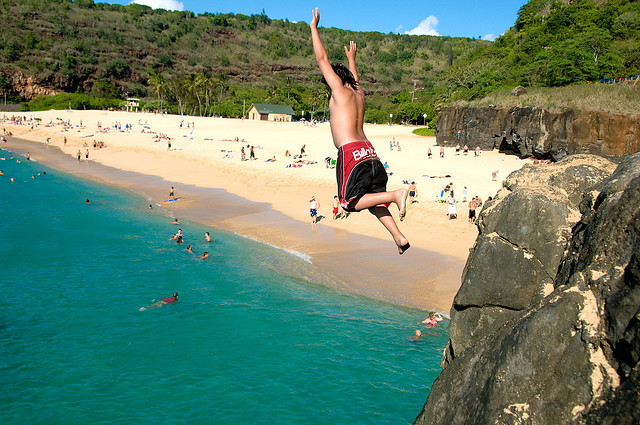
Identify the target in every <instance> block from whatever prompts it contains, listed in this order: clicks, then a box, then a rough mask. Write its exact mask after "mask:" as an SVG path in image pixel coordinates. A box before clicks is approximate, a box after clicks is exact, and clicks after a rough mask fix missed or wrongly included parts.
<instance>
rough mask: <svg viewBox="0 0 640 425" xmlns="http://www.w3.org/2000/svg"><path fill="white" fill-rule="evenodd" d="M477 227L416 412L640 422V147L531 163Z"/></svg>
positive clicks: (438, 417)
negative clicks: (613, 158)
mask: <svg viewBox="0 0 640 425" xmlns="http://www.w3.org/2000/svg"><path fill="white" fill-rule="evenodd" d="M478 228H479V230H480V234H479V236H478V238H477V240H476V243H475V246H474V248H473V249H472V252H471V254H470V256H469V259H468V261H467V264H466V266H465V270H464V272H463V277H462V286H461V288H460V290H459V292H458V294H457V295H456V297H455V300H454V305H453V308H452V310H451V324H450V327H449V336H450V340H449V344H448V345H447V348H446V350H445V355H444V357H443V362H442V366H443V371H442V373H441V374H440V376H439V377H438V379H437V380H436V382H435V383H434V385H433V387H432V389H431V393H430V394H429V398H428V400H427V403H426V404H425V406H424V408H423V410H422V412H421V413H420V415H419V416H418V418H417V419H416V423H417V424H427V423H428V424H468V423H473V424H495V423H500V424H524V423H532V424H533V423H535V424H565V423H581V424H600V423H611V424H613V423H615V424H632V423H638V422H637V420H638V418H640V387H639V385H638V384H639V383H640V364H639V361H640V153H638V154H635V155H632V156H629V157H627V158H626V159H624V160H623V161H622V162H621V163H620V164H619V165H618V166H617V168H616V167H615V165H614V164H613V163H612V162H610V161H608V160H606V159H604V158H601V157H597V156H592V155H574V156H570V157H569V158H567V159H565V160H563V161H560V162H558V163H556V164H550V165H545V164H540V165H527V166H525V167H523V168H522V169H521V170H518V171H516V172H514V173H512V174H511V175H510V176H509V177H508V178H507V179H506V180H505V182H504V185H503V188H502V189H501V190H500V191H499V192H498V194H497V196H496V197H495V199H494V200H493V201H491V202H489V203H487V204H486V205H485V207H484V209H483V210H482V212H481V213H480V215H479V218H478Z"/></svg>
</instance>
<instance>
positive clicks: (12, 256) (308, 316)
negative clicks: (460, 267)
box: [0, 151, 447, 424]
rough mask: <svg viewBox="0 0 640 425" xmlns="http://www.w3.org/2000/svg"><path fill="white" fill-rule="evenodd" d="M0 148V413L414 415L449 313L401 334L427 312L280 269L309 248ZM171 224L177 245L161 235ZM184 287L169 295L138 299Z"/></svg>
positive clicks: (141, 418)
mask: <svg viewBox="0 0 640 425" xmlns="http://www.w3.org/2000/svg"><path fill="white" fill-rule="evenodd" d="M0 157H1V158H5V160H3V161H0V170H2V171H3V172H4V176H2V177H0V188H1V190H2V196H1V197H0V211H1V212H2V218H1V220H0V240H1V243H0V290H1V295H2V296H1V297H0V328H1V333H0V388H1V389H2V391H1V392H0V406H2V418H3V419H2V423H3V424H89V423H91V424H128V423H133V422H142V423H157V422H162V423H168V424H244V423H251V424H382V423H390V424H406V423H411V422H412V421H413V419H414V418H415V416H416V415H417V414H418V413H419V411H420V409H421V407H422V405H423V404H424V402H425V400H426V398H427V395H428V392H429V388H430V386H431V384H432V382H433V380H434V379H435V377H436V376H437V374H438V373H439V371H440V367H439V362H440V358H441V353H442V348H443V347H444V345H445V344H446V341H447V333H446V326H440V327H439V328H437V329H435V330H425V329H424V328H423V331H424V332H425V333H426V336H425V337H424V338H423V340H422V341H419V342H412V341H409V339H408V336H409V335H412V334H413V332H414V330H415V329H417V328H418V325H417V322H418V321H420V320H422V319H424V312H420V311H416V310H410V309H403V308H399V307H395V306H392V305H388V304H384V303H380V302H376V301H371V300H369V299H365V298H361V297H357V296H352V295H346V294H341V293H337V292H334V291H331V290H329V289H326V288H324V287H322V286H319V285H314V284H312V283H311V284H310V283H309V282H307V280H310V281H311V282H313V274H314V273H317V271H314V270H312V268H311V267H309V272H308V273H309V278H308V279H306V280H305V279H301V278H294V277H291V276H288V275H286V274H284V273H283V272H281V271H280V270H285V269H290V268H291V266H292V264H293V265H294V266H295V265H296V264H299V267H302V268H304V267H307V265H306V263H305V262H304V261H302V260H301V259H300V258H298V257H295V256H293V255H290V254H288V253H286V252H284V251H282V250H279V249H277V248H273V247H270V246H266V245H264V244H261V243H258V242H255V241H252V240H247V239H245V238H242V237H239V236H236V235H233V234H229V233H226V232H222V231H220V232H218V231H213V230H212V229H208V228H205V227H204V226H202V225H199V224H196V223H186V222H185V223H181V225H180V226H175V225H172V224H170V223H169V222H170V220H169V219H168V217H167V216H166V215H165V214H163V213H162V210H161V209H159V208H156V209H154V210H152V211H149V210H147V209H146V208H145V207H146V206H147V205H148V202H147V201H146V200H144V199H142V198H139V197H137V196H135V195H132V194H130V193H127V192H125V191H123V190H119V189H115V188H113V187H108V186H103V185H100V184H97V183H93V182H86V181H82V180H79V179H77V178H75V177H73V176H70V175H65V174H62V173H60V172H58V171H55V170H52V169H49V168H47V167H44V166H41V165H39V164H37V163H34V162H33V161H26V160H25V158H24V157H18V156H15V157H14V159H13V160H11V159H10V158H9V153H8V152H6V151H2V152H0ZM16 158H19V159H21V161H22V162H21V163H17V162H16V161H15V159H16ZM38 172H41V173H42V172H46V174H42V175H40V176H37V173H38ZM32 175H35V176H36V177H35V178H31V176H32ZM11 177H14V178H15V182H10V178H11ZM87 198H89V199H90V200H91V204H90V205H86V204H85V199H87ZM177 227H180V228H182V230H183V233H184V234H185V244H184V245H178V244H176V243H175V242H174V241H170V240H169V237H170V236H171V234H172V233H174V232H175V231H176V230H177ZM205 231H211V233H212V237H213V239H214V241H213V243H211V244H207V243H206V242H205V241H204V238H203V235H204V232H205ZM187 244H192V245H193V247H194V251H195V253H196V254H197V255H192V254H189V253H187V252H186V245H187ZM205 250H206V251H209V252H210V253H211V257H210V259H209V260H208V261H202V260H200V259H199V255H200V254H202V252H203V251H205ZM283 265H286V267H283ZM174 291H177V292H178V293H179V300H178V302H177V303H176V304H173V305H165V306H164V307H163V308H159V309H150V310H146V311H139V310H138V309H139V308H140V307H142V306H145V305H148V304H150V302H151V300H152V299H154V298H155V299H158V298H162V297H167V296H170V295H171V293H173V292H174Z"/></svg>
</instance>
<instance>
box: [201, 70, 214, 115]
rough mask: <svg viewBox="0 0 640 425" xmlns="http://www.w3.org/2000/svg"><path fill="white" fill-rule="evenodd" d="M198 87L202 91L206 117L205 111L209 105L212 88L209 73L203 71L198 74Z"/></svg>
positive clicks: (205, 111) (205, 112) (211, 79)
mask: <svg viewBox="0 0 640 425" xmlns="http://www.w3.org/2000/svg"><path fill="white" fill-rule="evenodd" d="M198 86H199V87H200V88H201V89H203V90H204V114H205V115H207V109H209V106H210V105H211V89H212V86H213V78H212V77H211V73H210V72H209V71H207V70H204V69H203V70H202V71H201V72H200V74H198ZM200 115H202V113H200Z"/></svg>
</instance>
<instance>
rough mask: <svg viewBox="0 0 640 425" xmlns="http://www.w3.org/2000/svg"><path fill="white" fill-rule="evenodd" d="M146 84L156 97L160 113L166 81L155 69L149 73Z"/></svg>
mask: <svg viewBox="0 0 640 425" xmlns="http://www.w3.org/2000/svg"><path fill="white" fill-rule="evenodd" d="M147 84H149V86H150V87H151V88H152V90H153V91H154V92H155V93H156V95H157V96H158V103H159V104H160V111H162V100H163V98H164V94H165V93H166V90H167V81H166V80H165V78H164V76H163V75H162V74H161V73H159V72H158V71H156V70H155V69H152V70H151V71H150V72H149V78H148V79H147Z"/></svg>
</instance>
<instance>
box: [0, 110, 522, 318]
mask: <svg viewBox="0 0 640 425" xmlns="http://www.w3.org/2000/svg"><path fill="white" fill-rule="evenodd" d="M65 113H66V117H68V116H73V118H74V120H77V117H78V116H82V118H81V119H82V120H85V121H84V122H85V123H86V127H89V126H91V125H95V123H91V122H90V121H91V120H97V119H104V120H106V119H110V118H114V119H117V118H121V119H124V118H128V119H130V120H131V121H135V120H138V119H151V118H152V117H155V118H156V119H158V120H159V121H173V123H174V124H177V123H178V122H179V121H180V120H184V119H192V120H194V121H193V122H194V126H195V125H197V127H198V128H201V127H205V128H206V123H203V122H204V121H205V120H207V119H204V118H199V117H179V116H164V117H162V116H154V115H151V114H142V113H138V114H136V113H119V112H115V113H107V112H104V111H72V112H68V111H49V112H48V113H30V115H37V116H40V117H42V121H43V122H46V121H45V120H54V118H53V117H56V116H64V114H65ZM74 114H77V115H76V116H74ZM104 117H106V118H104ZM67 119H69V118H67ZM208 120H209V122H208V123H213V124H215V125H218V126H220V125H222V126H223V127H224V126H225V125H226V126H230V127H232V128H231V129H230V130H229V131H233V132H236V131H239V130H238V128H240V127H243V128H244V127H247V128H248V130H251V131H253V133H251V131H246V130H247V128H245V133H249V134H251V135H252V137H261V139H262V140H263V143H262V145H264V146H263V147H262V148H263V149H264V151H258V152H259V153H258V155H259V159H262V158H265V157H270V156H269V155H270V154H271V153H272V152H282V151H284V149H283V148H282V146H276V147H275V148H274V149H276V150H271V151H268V149H269V148H270V146H269V145H268V143H267V142H269V140H268V139H269V137H271V138H277V139H280V137H281V135H282V134H285V135H286V134H287V133H291V134H292V136H291V137H293V140H299V138H300V137H301V136H300V134H301V133H307V132H316V134H315V135H314V137H316V138H321V139H325V138H326V134H328V133H327V131H328V128H324V129H310V128H302V126H301V124H299V123H282V125H277V124H280V123H264V122H262V123H260V122H258V123H249V122H246V121H245V122H243V121H241V120H223V119H220V118H216V119H210V118H209V119H208ZM150 121H151V120H150ZM196 123H197V124H196ZM4 124H5V127H6V128H9V129H10V130H11V131H12V132H13V133H14V137H16V138H22V139H26V140H28V141H27V142H24V143H27V144H28V143H32V145H31V146H33V152H32V157H34V158H36V159H38V161H40V162H42V163H43V164H45V165H49V166H51V167H52V168H54V169H60V170H62V171H65V172H69V173H71V174H75V175H79V176H81V178H88V179H95V180H98V181H101V182H102V183H107V184H111V185H115V186H119V187H123V188H125V189H129V190H131V191H132V192H134V193H136V194H137V195H139V196H142V197H143V198H145V199H148V200H149V199H152V200H154V202H157V203H159V204H164V203H163V202H162V200H163V199H164V198H165V197H166V194H167V193H168V189H169V187H170V186H175V187H176V196H179V197H181V199H180V200H179V201H178V202H171V203H170V204H171V205H170V206H167V207H165V205H162V206H163V209H164V210H167V211H168V213H169V215H172V216H175V217H178V218H181V219H188V220H191V221H194V222H197V223H200V224H203V225H205V226H213V227H216V228H219V229H223V230H227V231H230V232H233V233H237V234H239V235H242V236H245V237H248V238H251V239H255V240H258V241H261V242H263V243H267V244H270V245H273V246H276V247H279V248H281V249H284V250H286V251H289V252H297V253H301V254H303V256H308V257H309V258H310V259H311V261H312V263H313V266H314V267H318V268H319V269H321V270H324V271H326V272H327V273H329V275H331V276H334V277H335V280H336V282H335V287H334V289H338V290H341V291H346V292H351V293H356V294H360V295H364V296H367V297H370V298H373V299H377V300H380V301H384V302H389V303H392V304H396V305H401V306H406V307H412V308H419V309H436V310H439V311H442V312H444V313H448V312H449V310H450V308H451V305H452V301H453V297H454V296H455V293H456V292H457V290H458V288H459V286H460V277H461V274H462V270H463V268H464V264H465V261H466V257H467V256H468V250H469V248H471V246H472V245H473V241H475V236H476V235H477V229H475V226H474V225H471V224H469V223H465V222H463V220H464V217H465V216H466V210H465V211H460V212H459V214H460V216H461V220H458V222H456V223H447V221H446V216H445V219H444V220H442V219H441V218H440V217H442V216H439V217H438V218H440V219H439V220H438V219H437V218H436V217H434V211H435V212H436V213H437V214H438V215H439V214H440V213H441V212H443V207H442V204H438V203H436V202H434V201H431V202H430V201H429V200H428V199H427V200H423V198H424V197H422V198H419V199H420V200H421V202H420V203H419V204H415V205H413V206H411V208H410V209H409V214H408V217H409V220H408V221H409V223H404V224H402V226H403V232H405V233H406V234H407V235H408V236H409V238H410V240H411V243H412V247H411V249H409V250H408V251H407V252H406V253H405V254H404V255H402V256H399V255H397V251H396V250H395V249H394V248H395V244H393V242H392V241H390V240H389V237H388V235H387V234H386V231H384V229H382V228H381V226H380V225H379V224H378V223H377V221H376V220H375V219H374V218H373V217H372V216H370V214H367V213H366V212H361V213H357V214H351V215H350V216H349V217H348V218H347V219H346V220H337V221H333V220H331V218H330V217H326V216H325V217H324V218H323V219H322V220H320V221H319V223H318V225H317V226H316V228H315V229H314V228H312V226H311V225H310V224H309V223H308V222H305V221H304V220H305V219H306V217H305V215H307V214H308V204H307V201H308V198H309V195H310V194H314V195H315V196H316V197H317V198H319V199H321V200H322V201H321V203H322V204H324V205H323V208H322V209H321V213H324V214H326V215H330V212H329V213H328V210H330V204H328V203H329V202H330V199H331V197H332V195H333V193H334V192H335V171H334V170H326V169H325V166H324V164H323V163H319V164H316V165H307V166H305V167H303V168H298V169H285V168H284V163H281V162H278V163H275V164H276V165H277V167H276V165H274V164H273V163H268V162H267V163H265V162H263V161H260V162H258V161H253V162H247V163H240V164H242V165H240V164H239V163H238V162H239V158H237V160H234V161H233V162H232V161H231V160H228V159H222V158H214V156H218V157H220V154H218V153H217V152H218V151H227V152H229V151H230V149H229V148H228V146H231V147H232V148H235V149H236V151H237V149H239V145H238V144H237V143H235V144H234V142H232V141H230V140H225V139H224V138H223V137H218V138H217V140H218V142H212V141H211V139H210V138H203V139H202V140H197V143H198V144H199V145H201V146H203V147H202V149H201V150H198V149H199V147H197V146H196V144H197V143H194V140H191V139H190V140H189V141H188V142H186V141H182V140H180V139H179V137H178V136H174V135H171V137H172V139H173V144H174V146H175V145H178V146H180V145H183V147H181V148H179V149H181V150H180V151H178V152H175V151H167V150H165V149H166V147H164V146H159V145H158V144H152V143H149V142H148V141H147V140H139V139H142V138H144V137H149V138H150V136H148V135H145V136H139V134H135V133H134V134H131V135H129V134H121V132H118V133H115V134H113V133H112V134H106V135H101V134H95V135H92V136H94V137H95V139H97V140H99V141H103V140H104V141H105V142H106V144H107V147H106V148H105V149H97V150H94V149H93V148H89V150H90V160H89V161H85V160H84V157H83V158H82V160H81V161H77V160H76V159H75V157H74V156H72V155H74V152H75V151H76V150H78V148H80V149H82V150H83V151H84V149H85V147H83V146H82V144H83V143H84V142H86V140H87V139H88V137H86V136H85V137H78V135H77V134H73V133H74V131H63V132H61V129H60V127H59V126H55V125H54V126H52V127H45V128H43V127H42V124H41V125H39V126H35V127H34V129H31V128H30V127H28V126H24V125H8V124H7V123H6V122H5V123H4ZM104 124H106V123H104ZM162 124H164V126H162V127H160V126H161V123H154V124H151V127H152V128H154V129H158V128H162V130H165V127H167V128H166V131H167V132H169V130H170V128H171V127H173V126H171V125H169V124H170V123H162ZM265 124H266V126H265ZM123 125H124V123H123ZM272 125H275V128H270V127H271V126H272ZM156 126H157V127H158V128H156ZM176 126H177V125H176ZM254 127H255V128H254ZM394 127H395V126H376V127H375V128H374V130H382V131H383V132H384V131H392V132H398V131H402V132H407V131H408V130H409V129H407V128H405V127H400V128H394ZM265 128H267V129H269V130H271V131H270V132H268V133H264V131H265ZM281 129H282V130H283V133H281V132H280V131H279V130H281ZM82 130H84V128H82V129H80V130H78V131H77V132H78V133H80V134H82V133H81V131H82ZM216 130H218V128H213V127H212V129H210V130H208V131H211V132H217V131H216ZM367 131H368V132H369V127H367ZM192 133H193V131H192ZM46 137H50V138H51V142H50V143H48V144H47V143H44V140H45V138H46ZM62 137H67V138H68V144H67V146H63V144H62V143H61V142H62V140H61V139H62ZM90 137H91V136H90ZM283 137H284V136H283ZM378 137H379V136H378ZM400 137H402V138H411V139H413V140H412V141H405V140H403V141H402V142H403V148H404V149H405V150H407V151H410V149H408V148H412V145H411V144H410V143H411V142H414V143H415V141H418V142H420V143H421V144H425V139H424V138H420V136H415V135H410V136H407V135H406V134H402V135H400V136H398V138H399V140H400ZM370 138H371V137H370ZM430 139H431V138H430ZM92 140H94V139H93V137H91V138H90V139H89V141H90V142H91V141H92ZM327 140H330V139H327ZM327 140H324V144H323V150H319V151H320V152H318V154H316V155H315V157H311V155H310V157H311V158H309V159H312V160H315V161H317V162H320V161H321V160H322V156H324V155H325V154H326V153H327V152H328V153H330V152H331V148H332V146H326V144H327ZM221 142H224V144H223V143H221ZM219 143H220V144H219ZM254 143H255V142H254ZM285 143H286V141H285ZM294 143H295V142H294ZM312 143H313V144H312ZM427 143H428V142H427ZM17 144H19V142H18V141H15V142H13V138H10V139H9V143H8V144H7V147H8V146H13V145H17ZM143 144H144V145H143ZM212 144H214V146H211V145H212ZM289 144H291V142H290V141H289ZM405 144H406V145H405ZM165 146H166V145H165ZM307 146H308V148H307V150H311V149H314V150H315V148H316V146H317V145H316V143H314V141H313V140H310V141H309V142H308V144H307ZM405 146H407V148H405ZM425 146H426V145H425ZM429 146H430V145H429ZM37 147H41V148H42V150H40V149H36V148H37ZM55 148H58V151H57V152H55V150H56V149H55ZM310 148H311V149H310ZM19 149H24V150H29V149H32V148H31V147H30V146H24V147H23V148H19ZM191 149H193V152H185V151H188V150H191ZM218 149H219V150H218ZM376 149H377V150H378V151H379V152H383V155H380V156H381V157H383V156H384V157H386V156H391V155H388V154H387V153H386V152H384V151H383V150H382V149H383V148H381V147H380V146H376ZM419 149H420V150H421V151H423V152H424V150H423V149H424V146H420V147H419ZM433 150H434V155H436V154H437V152H435V149H433ZM47 151H49V155H47ZM203 152H204V153H203ZM392 154H395V156H400V155H402V153H400V152H398V153H395V152H393V153H392ZM247 156H248V155H247ZM274 156H275V155H274ZM38 157H41V158H38ZM45 157H46V158H45ZM278 158H279V160H280V161H281V160H282V159H280V158H282V157H281V156H280V155H278ZM395 159H399V158H395ZM404 159H407V160H408V161H410V160H413V159H415V155H412V152H409V153H408V154H407V155H406V157H405V158H404ZM460 159H462V158H460ZM469 159H470V158H465V159H464V160H466V161H467V162H469V161H468V160H469ZM500 159H501V160H504V158H500ZM383 161H384V159H383ZM431 161H433V162H431V163H428V164H429V165H431V164H434V165H441V164H445V163H444V161H443V162H440V163H437V162H436V161H437V160H435V159H434V160H431ZM471 161H473V159H471ZM390 162H391V161H390ZM63 163H64V164H63ZM479 163H480V162H479V161H476V163H474V164H479ZM65 164H66V165H65ZM522 164H524V161H516V162H514V165H512V167H513V168H519V167H520V166H521V165H522ZM401 165H403V164H401V161H399V160H398V161H394V163H393V167H394V169H395V170H400V169H401ZM450 165H451V164H448V166H450ZM492 166H493V165H492ZM250 167H251V168H250ZM418 172H419V171H418ZM305 173H306V174H305ZM397 173H402V174H403V175H404V174H405V172H402V171H397ZM412 173H413V174H414V175H415V174H416V172H415V171H413V172H412ZM407 174H408V173H407ZM486 174H489V173H486ZM505 175H506V174H505ZM395 178H396V177H394V176H392V177H391V178H390V183H389V185H390V189H393V188H394V186H397V182H394V179H395ZM451 179H452V180H453V179H455V177H452V178H451ZM427 182H428V183H431V182H430V181H428V180H427ZM418 183H419V188H422V187H423V184H424V181H419V182H418ZM441 183H443V180H439V181H437V184H438V185H439V184H441ZM456 183H457V181H456ZM421 186H422V187H421ZM492 186H493V187H498V186H499V183H498V184H493V185H492ZM493 187H490V188H489V191H490V193H492V194H493V193H495V192H492V191H493V190H494V189H493ZM423 190H424V189H423ZM423 193H424V192H423ZM292 199H293V202H292V201H291V200H292ZM305 204H306V205H305ZM327 204H328V205H327ZM290 205H294V206H295V210H292V209H291V208H289V207H288V206H290ZM392 213H393V214H394V216H397V212H396V211H392ZM405 221H406V220H405ZM437 221H439V222H437ZM453 221H454V220H452V222H453ZM464 221H466V220H464ZM354 230H355V232H354ZM432 247H435V248H436V249H430V248H432ZM324 286H331V283H329V284H326V283H325V284H324Z"/></svg>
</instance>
